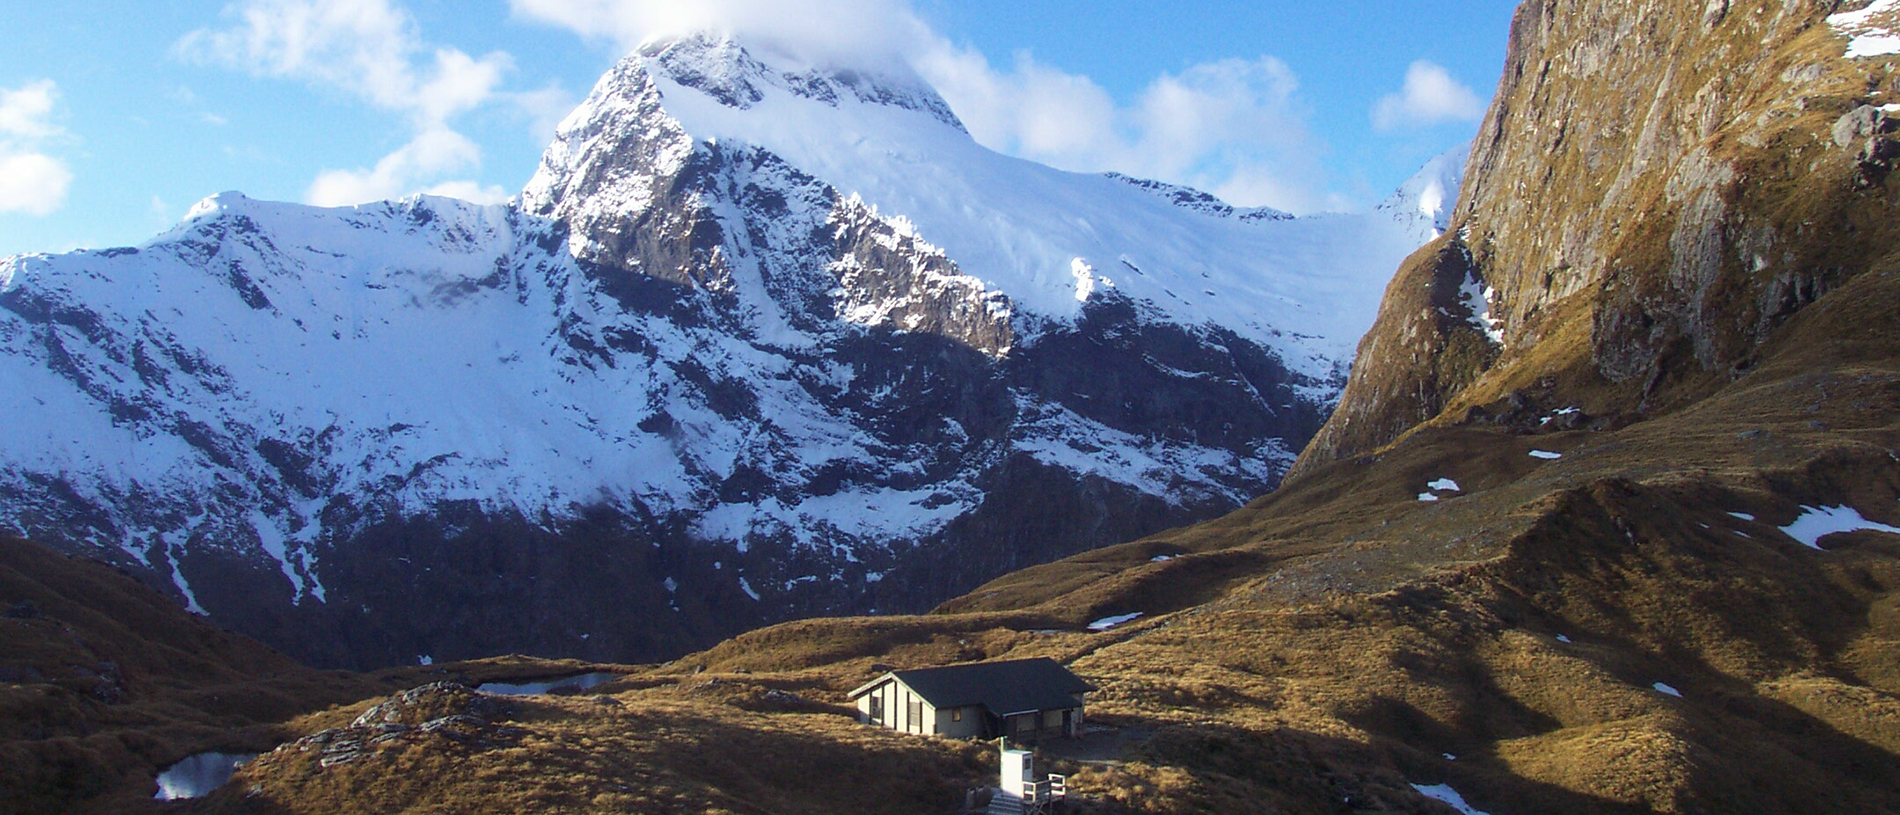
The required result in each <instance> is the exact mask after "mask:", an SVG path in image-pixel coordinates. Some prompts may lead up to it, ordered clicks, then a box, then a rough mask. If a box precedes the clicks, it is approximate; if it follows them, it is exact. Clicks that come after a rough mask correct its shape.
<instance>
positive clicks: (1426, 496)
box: [1418, 492, 1438, 504]
mask: <svg viewBox="0 0 1900 815" xmlns="http://www.w3.org/2000/svg"><path fill="white" fill-rule="evenodd" d="M1418 500H1419V501H1420V502H1421V503H1426V504H1430V503H1433V502H1436V501H1437V500H1438V496H1436V495H1433V494H1432V493H1429V492H1421V493H1419V494H1418Z"/></svg>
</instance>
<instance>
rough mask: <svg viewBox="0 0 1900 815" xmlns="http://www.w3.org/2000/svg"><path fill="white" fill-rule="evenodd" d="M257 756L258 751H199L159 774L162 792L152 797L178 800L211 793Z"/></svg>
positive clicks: (163, 799)
mask: <svg viewBox="0 0 1900 815" xmlns="http://www.w3.org/2000/svg"><path fill="white" fill-rule="evenodd" d="M254 758H257V754H256V753H199V754H197V755H195V756H192V757H191V758H188V759H185V760H184V761H180V762H178V763H177V764H173V765H172V766H170V767H166V768H165V771H164V772H162V773H159V774H158V794H157V795H154V796H152V797H153V798H157V799H158V800H160V801H177V800H181V799H184V798H202V797H204V796H206V795H210V794H211V791H212V790H215V789H217V788H219V787H222V786H224V782H226V781H229V780H231V773H233V772H236V771H237V768H238V767H239V766H241V765H243V764H244V762H246V761H250V760H251V759H254Z"/></svg>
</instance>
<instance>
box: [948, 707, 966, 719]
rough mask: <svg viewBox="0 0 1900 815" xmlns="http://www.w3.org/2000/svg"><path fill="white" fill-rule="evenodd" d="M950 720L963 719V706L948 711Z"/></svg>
mask: <svg viewBox="0 0 1900 815" xmlns="http://www.w3.org/2000/svg"><path fill="white" fill-rule="evenodd" d="M950 721H953V722H960V721H963V708H960V707H959V708H952V709H951V711H950Z"/></svg>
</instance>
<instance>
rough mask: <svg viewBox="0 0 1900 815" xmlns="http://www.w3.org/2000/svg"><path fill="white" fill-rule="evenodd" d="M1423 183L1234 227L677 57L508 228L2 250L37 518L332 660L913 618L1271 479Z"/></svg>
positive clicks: (608, 95)
mask: <svg viewBox="0 0 1900 815" xmlns="http://www.w3.org/2000/svg"><path fill="white" fill-rule="evenodd" d="M1461 158H1462V155H1460V156H1455V157H1447V158H1445V159H1443V160H1442V162H1443V164H1444V166H1440V167H1436V168H1431V169H1428V173H1430V174H1436V175H1434V176H1433V178H1439V179H1442V178H1445V177H1452V176H1448V175H1447V173H1454V174H1455V167H1454V166H1452V165H1456V164H1458V163H1459V162H1460V160H1461ZM1448 168H1449V169H1448ZM1430 181H1431V179H1427V181H1419V182H1415V183H1414V184H1411V185H1408V187H1407V190H1404V191H1401V199H1400V200H1399V201H1398V202H1396V203H1395V204H1393V205H1392V207H1393V208H1391V209H1387V208H1382V209H1381V210H1380V211H1379V212H1375V213H1373V214H1369V215H1358V216H1354V215H1331V216H1319V217H1311V218H1291V217H1288V216H1286V215H1284V214H1283V213H1277V212H1274V211H1271V210H1239V209H1235V208H1233V207H1229V206H1227V205H1226V204H1223V203H1221V202H1220V201H1218V200H1216V199H1213V198H1212V197H1210V196H1207V195H1205V194H1203V193H1199V192H1197V191H1194V190H1188V189H1185V188H1180V187H1173V186H1170V185H1165V184H1158V183H1155V182H1147V181H1141V180H1137V179H1129V178H1125V177H1120V176H1104V175H1078V174H1073V173H1065V172H1059V171H1056V170H1052V169H1050V168H1047V167H1043V166H1040V165H1036V164H1032V163H1028V162H1024V161H1020V160H1016V159H1011V158H1008V157H1005V156H1001V155H998V154H996V153H993V152H990V151H988V150H986V149H984V148H982V147H981V146H979V145H977V144H976V143H975V142H974V141H972V140H971V139H970V137H969V136H968V134H967V133H965V132H964V130H963V128H962V126H961V125H960V123H959V122H958V121H957V119H956V116H955V115H954V114H953V113H952V112H951V111H950V109H949V108H948V106H947V105H945V104H944V103H943V101H942V100H941V98H939V97H938V96H937V95H936V93H935V92H934V91H932V90H930V89H929V88H928V87H926V86H925V85H924V84H923V83H922V82H921V81H918V80H916V79H915V78H914V77H889V76H881V75H875V74H870V73H864V72H858V71H843V70H819V69H816V68H813V67H811V66H802V65H795V64H791V63H789V62H788V61H787V60H784V59H782V58H779V57H771V58H769V59H761V58H760V57H758V56H756V55H754V54H752V53H750V52H748V51H747V50H746V49H745V48H743V47H742V46H741V45H739V44H738V43H735V42H732V41H730V40H727V39H721V38H716V37H695V38H687V39H681V40H675V41H669V42H664V43H658V44H655V45H652V46H649V47H647V48H645V49H642V50H641V51H640V52H639V53H637V54H635V55H633V56H631V57H629V58H627V59H626V60H625V61H623V62H622V63H621V64H619V65H618V66H617V67H615V68H614V69H613V70H612V71H611V72H610V73H608V74H607V75H606V76H605V77H603V78H602V79H601V81H600V83H599V84H598V85H597V86H596V87H595V88H594V90H593V93H592V94H591V95H590V96H589V97H588V99H587V100H586V102H585V103H583V104H582V106H581V107H580V108H579V109H578V110H576V111H575V112H574V113H573V114H572V115H571V116H569V117H568V119H567V120H566V121H565V122H564V123H563V124H562V125H561V127H560V130H559V135H558V136H557V138H556V141H555V142H554V144H553V145H552V146H550V147H549V149H548V151H547V153H546V155H545V156H544V158H543V161H542V164H541V167H540V170H539V172H538V173H537V174H536V175H535V177H534V179H533V180H532V181H530V182H529V184H528V185H527V187H526V188H525V190H524V191H523V192H522V194H521V196H520V197H519V199H517V201H516V202H514V203H513V204H510V205H505V206H491V207H483V206H476V205H472V204H467V203H463V202H459V201H453V200H448V199H441V198H430V197H421V198H414V199H407V200H404V201H401V202H390V203H384V204H376V205H369V206H363V207H354V208H342V209H317V208H311V207H305V206H298V205H291V204H277V203H266V202H260V201H253V200H250V199H247V198H245V197H243V196H242V195H239V194H236V193H226V194H222V195H218V196H214V197H212V198H210V199H207V200H206V201H205V202H204V203H202V204H200V205H199V206H198V207H197V208H195V209H194V210H193V211H192V212H191V214H190V215H189V216H187V218H186V219H185V220H184V222H183V223H181V224H179V225H178V226H177V227H176V228H175V229H173V230H172V231H170V232H167V233H166V234H164V235H161V236H159V237H157V238H155V239H154V240H152V241H151V242H149V243H147V244H145V245H143V246H140V247H136V248H125V249H115V250H108V251H103V252H78V253H73V254H70V255H62V256H44V255H36V256H23V257H16V258H11V259H7V260H5V261H3V262H0V381H4V382H5V383H6V387H5V388H0V410H3V411H4V415H5V416H6V417H7V418H6V422H7V424H6V430H5V431H4V434H3V435H0V527H7V528H12V529H16V530H18V531H20V532H22V533H25V534H27V535H29V536H32V537H36V538H38V539H41V540H44V541H47V542H49V543H54V544H56V545H61V546H64V547H66V548H68V549H69V550H73V551H84V552H88V553H91V554H94V555H97V556H102V557H105V558H107V559H109V560H112V561H113V562H115V563H117V564H119V565H121V566H124V567H126V568H128V569H132V570H134V571H136V572H139V573H141V574H145V575H147V576H149V577H151V578H152V579H153V581H154V582H156V583H159V584H161V585H165V586H169V587H172V588H174V589H175V590H176V592H177V593H178V594H179V596H180V597H181V598H182V601H183V602H185V603H187V604H188V605H189V607H190V608H192V609H193V610H197V611H202V612H205V613H208V614H210V615H211V616H212V617H213V618H214V619H217V620H220V621H222V622H224V623H225V624H227V625H230V626H232V627H234V628H237V629H240V630H243V631H245V632H247V633H252V634H255V635H257V636H260V637H261V638H263V639H265V640H266V641H269V642H272V643H274V644H277V645H279V646H280V647H284V648H287V649H289V650H291V651H292V652H294V653H296V654H298V655H299V656H302V657H304V658H306V659H310V660H314V661H317V662H322V663H331V664H358V665H363V664H376V663H387V662H391V661H406V660H413V659H416V658H418V657H423V656H429V657H435V658H454V657H467V656H475V655H480V654H487V653H496V652H501V651H509V650H513V651H523V652H534V653H543V654H571V655H577V656H587V657H592V658H600V659H621V660H633V659H651V658H656V657H661V656H667V655H671V654H674V653H678V652H680V651H682V650H684V649H687V648H690V647H693V646H697V645H702V644H705V643H706V642H708V641H710V640H711V639H713V638H716V637H718V636H722V635H725V634H729V633H732V632H734V631H737V630H740V629H744V628H747V627H751V626H754V625H757V624H759V623H762V622H768V621H772V620H776V619H783V618H786V617H791V616H797V615H803V614H813V613H825V612H842V611H905V610H920V609H923V608H927V607H929V606H930V605H931V604H933V603H935V602H937V601H938V600H941V599H943V598H946V597H949V596H952V595H954V594H956V593H959V592H961V591H964V590H967V589H969V588H971V587H972V586H974V585H976V584H978V583H980V582H981V581H982V580H984V579H987V578H988V577H991V576H994V575H996V574H1000V573H1002V572H1004V571H1006V570H1009V569H1013V568H1019V567H1022V566H1025V565H1028V564H1030V563H1034V562H1038V561H1042V560H1047V559H1051V558H1054V557H1058V556H1061V555H1065V554H1070V553H1073V552H1076V551H1080V550H1083V549H1086V548H1089V547H1094V546H1100V545H1104V544H1108V543H1113V542H1116V541H1119V540H1123V539H1127V538H1130V537H1134V536H1137V535H1140V534H1145V533H1148V532H1152V531H1156V530H1159V529H1163V528H1166V527H1169V526H1174V525H1178V524H1182V523H1186V522H1189V521H1193V520H1198V519H1202V518H1206V517H1210V516H1213V515H1216V514H1219V513H1221V512H1224V511H1227V510H1230V509H1232V508H1234V507H1236V506H1238V505H1239V504H1240V503H1242V502H1244V501H1246V500H1248V499H1249V498H1251V497H1253V496H1255V495H1257V494H1259V493H1261V492H1263V491H1265V490H1267V489H1269V488H1270V487H1271V486H1272V485H1273V484H1275V483H1276V482H1277V480H1278V479H1279V477H1280V476H1281V474H1282V473H1283V472H1284V471H1285V469H1286V467H1287V466H1288V465H1289V464H1290V463H1291V462H1292V460H1293V457H1294V455H1295V453H1297V452H1298V450H1299V449H1300V447H1301V446H1302V445H1303V444H1304V442H1305V441H1306V439H1307V438H1309V437H1310V436H1311V435H1312V433H1313V432H1314V431H1315V430H1316V429H1317V427H1318V426H1319V424H1320V423H1321V422H1322V421H1323V420H1324V419H1325V417H1326V415H1327V412H1328V411H1329V409H1330V406H1331V405H1332V403H1333V401H1334V400H1335V399H1336V398H1337V396H1338V392H1339V389H1340V387H1341V386H1342V385H1343V382H1344V378H1345V373H1346V371H1347V368H1348V365H1349V364H1350V361H1351V359H1350V355H1351V352H1352V349H1353V346H1354V344H1355V343H1356V342H1357V341H1358V338H1359V336H1360V334H1361V333H1363V332H1364V330H1365V329H1366V327H1367V326H1368V325H1370V323H1371V321H1372V318H1373V315H1374V312H1375V310H1376V308H1377V306H1378V299H1379V294H1380V291H1381V290H1382V288H1383V286H1384V284H1385V281H1386V279H1387V278H1388V277H1389V276H1390V274H1391V272H1392V270H1393V269H1394V268H1395V267H1396V266H1397V265H1398V263H1399V261H1400V260H1401V259H1402V258H1403V257H1404V256H1405V255H1406V254H1408V253H1409V252H1410V251H1411V250H1412V249H1414V248H1416V247H1417V246H1418V245H1420V244H1422V243H1423V242H1424V241H1426V240H1428V239H1430V238H1431V237H1432V235H1433V224H1432V223H1430V222H1429V221H1428V220H1424V219H1421V218H1420V217H1419V213H1421V212H1424V213H1428V214H1432V215H1435V214H1436V213H1435V210H1436V209H1448V208H1449V206H1450V204H1451V203H1452V202H1451V201H1450V200H1449V198H1448V197H1446V196H1452V195H1455V192H1456V185H1455V181H1454V182H1453V183H1452V184H1451V186H1449V188H1447V187H1446V186H1445V185H1444V184H1443V183H1442V182H1440V183H1436V184H1434V183H1430ZM1414 186H1416V187H1417V188H1418V190H1416V191H1414V190H1413V189H1412V188H1413V187H1414ZM1433 191H1436V193H1435V194H1436V195H1438V196H1439V198H1440V200H1438V201H1436V202H1428V201H1425V200H1423V198H1422V197H1421V196H1424V195H1428V194H1434V193H1433ZM1405 196H1410V197H1405ZM1440 228H1442V227H1440Z"/></svg>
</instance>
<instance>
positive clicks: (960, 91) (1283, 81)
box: [913, 39, 1335, 212]
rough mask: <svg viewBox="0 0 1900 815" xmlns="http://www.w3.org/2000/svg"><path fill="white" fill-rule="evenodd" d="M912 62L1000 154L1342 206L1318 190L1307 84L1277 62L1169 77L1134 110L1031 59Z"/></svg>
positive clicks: (1236, 196) (1231, 196)
mask: <svg viewBox="0 0 1900 815" xmlns="http://www.w3.org/2000/svg"><path fill="white" fill-rule="evenodd" d="M913 61H914V64H915V67H916V68H917V70H918V72H919V73H920V74H922V75H923V76H924V78H925V79H926V80H928V81H929V82H930V83H931V84H932V85H934V86H936V88H937V90H938V91H939V92H940V93H942V94H943V95H944V98H945V99H946V100H947V101H948V102H949V103H950V107H951V108H952V109H953V110H955V111H956V112H957V115H958V116H959V117H961V118H962V119H963V121H964V124H965V126H966V127H968V128H969V130H970V133H971V135H973V136H975V137H976V139H977V141H979V142H982V143H983V144H984V145H985V146H988V147H990V148H992V149H995V150H998V151H1001V152H1005V153H1010V154H1012V155H1017V156H1021V157H1023V158H1028V159H1032V160H1035V161H1040V162H1043V163H1045V164H1050V165H1052V166H1056V167H1060V168H1062V169H1066V170H1074V171H1077V172H1101V171H1109V170H1113V171H1116V172H1122V173H1127V174H1129V175H1135V176H1141V177H1145V178H1155V179H1159V180H1162V181H1167V182H1171V183H1176V184H1187V185H1190V186H1194V187H1198V188H1201V189H1205V190H1209V191H1211V192H1214V193H1215V194H1216V195H1220V196H1221V197H1222V198H1224V199H1226V200H1228V201H1229V202H1231V203H1234V204H1238V205H1241V206H1273V207H1278V208H1280V209H1286V210H1290V211H1294V212H1308V211H1312V210H1315V209H1319V208H1323V207H1326V206H1329V205H1332V204H1333V203H1335V202H1334V201H1332V200H1331V199H1330V198H1327V197H1325V196H1324V195H1323V193H1322V192H1321V191H1320V190H1321V188H1322V187H1323V178H1322V174H1321V172H1320V169H1319V156H1320V154H1321V153H1322V152H1323V150H1324V147H1323V145H1321V144H1319V142H1318V141H1317V140H1316V139H1315V138H1314V137H1313V136H1312V134H1311V132H1310V131H1309V129H1308V127H1307V124H1306V118H1307V113H1306V112H1305V109H1304V107H1303V106H1302V105H1301V104H1300V102H1299V98H1298V91H1299V80H1298V79H1297V77H1295V76H1294V74H1293V71H1292V69H1290V68H1288V67H1287V65H1286V64H1285V63H1284V62H1281V61H1280V60H1278V59H1275V58H1273V57H1261V58H1259V59H1256V60H1243V59H1227V60H1221V61H1218V62H1209V63H1203V64H1200V65H1196V66H1193V67H1191V68H1188V69H1187V70H1185V71H1182V72H1181V73H1179V74H1163V75H1161V76H1159V77H1157V78H1155V80H1154V81H1152V82H1151V83H1149V85H1148V87H1147V88H1146V89H1145V90H1143V91H1142V93H1141V94H1140V95H1139V97H1137V98H1136V99H1135V100H1134V102H1133V103H1132V104H1129V105H1121V104H1118V103H1117V102H1116V101H1115V100H1114V99H1113V97H1111V96H1110V95H1109V93H1108V92H1107V91H1106V90H1104V89H1103V88H1102V87H1101V86H1099V85H1097V84H1096V83H1095V82H1094V80H1091V79H1089V78H1088V77H1086V76H1079V75H1075V74H1069V73H1066V72H1063V71H1061V70H1059V69H1056V68H1052V67H1050V66H1047V65H1043V64H1041V63H1038V62H1037V61H1036V60H1035V59H1034V58H1033V57H1031V56H1029V55H1028V54H1018V55H1017V56H1016V60H1015V64H1014V65H1013V66H1011V68H1010V70H1008V71H998V70H996V69H995V68H993V67H991V65H990V64H989V61H988V60H987V59H985V58H984V57H983V56H982V55H981V54H979V53H976V52H974V51H971V50H968V49H962V48H956V47H953V46H951V45H950V44H949V43H948V42H947V41H944V40H941V39H938V40H935V41H934V42H933V43H932V44H931V46H930V47H928V48H926V49H923V50H922V51H920V52H918V53H917V54H916V55H915V56H914V58H913Z"/></svg>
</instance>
